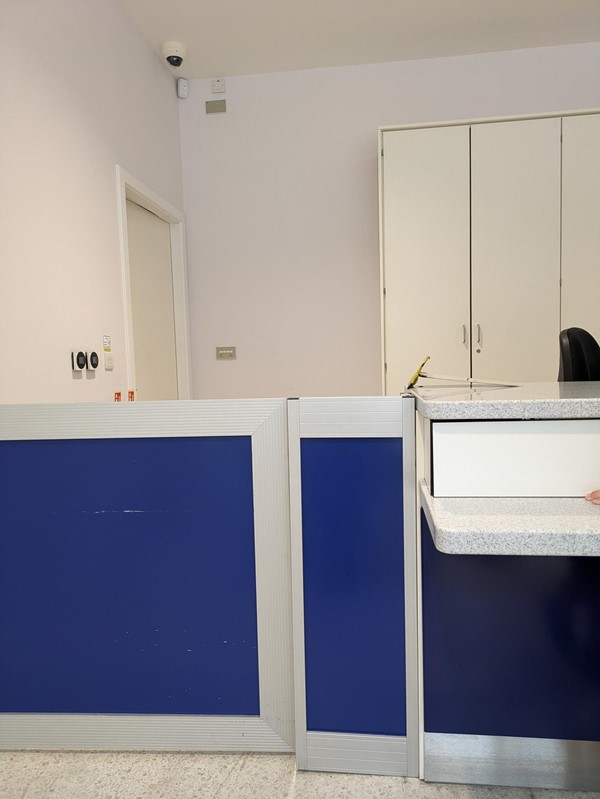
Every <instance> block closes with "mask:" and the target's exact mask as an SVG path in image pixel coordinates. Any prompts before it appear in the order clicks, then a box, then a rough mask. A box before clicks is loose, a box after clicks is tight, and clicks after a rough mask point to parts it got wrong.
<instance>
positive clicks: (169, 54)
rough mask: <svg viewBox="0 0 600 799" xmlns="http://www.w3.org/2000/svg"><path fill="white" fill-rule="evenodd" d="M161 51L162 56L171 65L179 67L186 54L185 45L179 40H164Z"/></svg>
mask: <svg viewBox="0 0 600 799" xmlns="http://www.w3.org/2000/svg"><path fill="white" fill-rule="evenodd" d="M161 51H162V55H163V58H164V59H165V60H166V62H167V63H168V64H170V65H171V66H172V67H180V66H181V65H182V64H183V59H184V58H185V57H186V55H187V47H186V46H185V44H181V42H165V43H164V44H163V46H162V48H161Z"/></svg>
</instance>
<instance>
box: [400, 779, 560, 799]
mask: <svg viewBox="0 0 600 799" xmlns="http://www.w3.org/2000/svg"><path fill="white" fill-rule="evenodd" d="M405 782H406V794H405V799H532V793H531V789H530V788H497V787H493V786H489V785H454V784H452V783H441V782H422V781H421V780H416V779H407V780H406V781H405ZM540 799H542V797H540ZM562 799H568V795H565V794H563V796H562Z"/></svg>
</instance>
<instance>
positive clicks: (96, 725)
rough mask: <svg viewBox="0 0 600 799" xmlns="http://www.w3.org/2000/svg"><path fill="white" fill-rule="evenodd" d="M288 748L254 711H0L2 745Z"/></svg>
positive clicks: (9, 747)
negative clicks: (240, 713)
mask: <svg viewBox="0 0 600 799" xmlns="http://www.w3.org/2000/svg"><path fill="white" fill-rule="evenodd" d="M18 749H42V750H58V749H63V750H64V749H76V750H91V751H102V750H104V751H138V752H147V751H162V752H168V751H174V752H292V751H293V749H292V748H291V747H290V745H289V744H287V743H286V742H285V741H284V740H283V739H282V738H281V737H280V736H279V735H278V734H277V733H276V732H275V731H274V730H273V729H271V727H270V726H269V725H268V724H267V723H265V721H263V719H261V718H259V717H258V716H150V715H148V716H146V715H139V716H134V715H115V716H111V715H88V714H68V713H65V714H51V713H1V714H0V750H18Z"/></svg>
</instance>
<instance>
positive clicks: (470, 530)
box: [420, 482, 600, 557]
mask: <svg viewBox="0 0 600 799" xmlns="http://www.w3.org/2000/svg"><path fill="white" fill-rule="evenodd" d="M420 492H421V506H422V508H423V510H424V512H425V516H426V518H427V522H428V524H429V529H430V530H431V535H432V537H433V541H434V543H435V546H436V548H437V549H439V550H440V552H446V553H447V554H451V555H561V556H567V555H571V556H588V557H589V556H600V505H592V504H591V503H590V502H586V501H585V499H579V498H573V497H568V498H554V497H551V498H544V497H509V498H503V497H475V498H471V497H466V498H465V497H449V498H446V497H443V498H440V497H432V496H431V494H430V493H429V489H428V488H427V486H426V485H425V483H424V482H421V484H420Z"/></svg>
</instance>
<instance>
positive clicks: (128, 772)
mask: <svg viewBox="0 0 600 799" xmlns="http://www.w3.org/2000/svg"><path fill="white" fill-rule="evenodd" d="M0 799H600V793H571V792H568V791H542V790H535V791H532V790H530V789H528V788H494V787H486V786H467V785H447V784H437V783H423V782H421V781H420V780H417V779H403V778H402V777H370V776H364V775H351V774H327V773H319V772H306V771H304V772H296V770H295V761H294V756H293V755H264V754H220V753H219V754H218V753H210V754H197V753H186V754H180V753H158V754H156V753H153V754H144V753H127V752H120V753H99V752H1V753H0Z"/></svg>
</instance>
